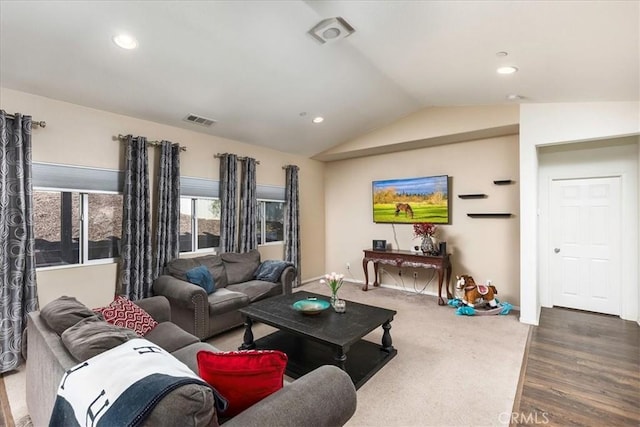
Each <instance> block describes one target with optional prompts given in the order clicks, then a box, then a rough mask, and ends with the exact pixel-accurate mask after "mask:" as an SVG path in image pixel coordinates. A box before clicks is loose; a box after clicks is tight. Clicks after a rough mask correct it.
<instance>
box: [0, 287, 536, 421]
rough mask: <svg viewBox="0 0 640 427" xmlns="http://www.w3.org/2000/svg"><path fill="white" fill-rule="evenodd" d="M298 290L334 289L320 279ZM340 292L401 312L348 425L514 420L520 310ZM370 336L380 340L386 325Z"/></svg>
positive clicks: (9, 380) (22, 414)
mask: <svg viewBox="0 0 640 427" xmlns="http://www.w3.org/2000/svg"><path fill="white" fill-rule="evenodd" d="M298 289H300V290H306V291H310V292H316V293H319V294H323V295H329V291H328V288H326V286H324V285H320V284H319V283H317V282H314V283H310V284H307V285H304V286H302V287H300V288H298ZM339 295H340V297H341V298H343V299H346V300H352V301H357V302H360V303H364V304H370V305H375V306H380V307H385V308H389V309H392V310H396V311H397V312H398V314H397V315H396V317H395V319H394V321H393V322H392V324H391V326H392V328H391V336H392V338H393V345H394V347H395V348H396V349H397V350H398V355H397V356H396V357H395V358H394V359H392V360H391V361H390V362H389V363H388V364H387V365H386V366H384V367H383V368H382V369H381V370H380V371H379V372H378V373H376V374H375V375H374V376H373V377H372V378H371V379H370V380H369V381H368V382H367V383H366V384H365V385H363V386H362V387H361V388H360V390H358V408H357V410H356V413H355V415H354V416H353V418H351V420H350V421H349V422H348V424H347V426H348V427H360V426H362V427H365V426H371V427H373V426H385V427H388V426H403V427H404V426H407V427H409V426H416V427H418V426H496V425H506V424H507V423H506V421H508V419H509V416H508V414H509V413H510V412H511V410H512V407H513V400H514V397H515V395H516V388H517V385H518V377H519V374H520V365H521V362H522V357H523V353H524V348H525V344H526V338H527V332H528V326H527V325H524V324H521V323H519V322H518V317H517V314H513V313H512V314H510V315H508V316H483V317H468V316H456V315H455V309H453V308H451V307H448V306H443V307H440V306H438V305H437V303H436V298H435V297H433V296H427V295H418V294H415V293H411V292H407V291H402V290H398V289H390V288H372V289H370V290H369V291H368V292H363V291H361V290H360V285H356V284H353V283H345V285H344V286H343V287H342V289H341V290H340V292H339ZM348 309H349V307H348V305H347V310H348ZM273 330H274V329H273V328H271V327H269V326H267V325H264V324H256V325H254V327H253V332H254V335H255V337H256V338H260V337H261V336H264V335H266V334H269V333H271V332H272V331H273ZM243 332H244V331H243V329H242V328H238V329H235V330H233V331H230V332H228V333H225V334H222V335H219V336H217V337H214V338H212V339H210V340H208V342H209V343H211V344H213V345H214V346H216V347H217V348H219V349H220V350H236V349H237V348H238V346H239V345H240V344H241V343H242V335H243ZM366 339H368V340H370V341H373V342H376V343H378V342H380V340H381V339H382V328H379V330H376V331H374V332H372V333H371V334H369V335H368V336H367V337H366ZM24 371H25V370H24V365H23V366H22V367H21V369H20V370H18V371H16V372H14V373H11V374H5V375H3V377H2V380H3V382H4V385H5V388H6V396H7V397H8V401H9V404H10V406H11V412H12V415H13V420H14V421H15V425H16V426H20V427H30V424H31V423H30V419H29V417H28V416H27V408H26V401H25V396H24V393H25V383H24V377H25V375H24V374H25V372H24ZM1 397H2V394H1V393H0V399H1ZM501 414H503V415H501ZM5 422H6V420H5ZM36 427H39V426H36Z"/></svg>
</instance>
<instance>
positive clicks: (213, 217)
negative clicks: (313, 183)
mask: <svg viewBox="0 0 640 427" xmlns="http://www.w3.org/2000/svg"><path fill="white" fill-rule="evenodd" d="M219 189H220V183H219V182H218V181H214V180H211V179H205V178H193V177H186V176H181V177H180V195H181V197H180V252H195V251H199V250H202V249H210V248H219V247H220V197H219V194H218V191H219ZM256 194H257V196H258V213H257V215H258V217H257V222H258V224H257V229H258V231H257V234H258V235H257V238H258V244H259V245H262V244H265V243H271V242H280V241H282V240H284V187H279V186H273V185H257V186H256Z"/></svg>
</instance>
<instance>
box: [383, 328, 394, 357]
mask: <svg viewBox="0 0 640 427" xmlns="http://www.w3.org/2000/svg"><path fill="white" fill-rule="evenodd" d="M382 329H384V332H383V333H382V350H383V351H386V352H387V353H391V352H392V351H393V344H392V341H391V333H390V332H389V330H390V329H391V321H390V320H387V321H386V322H384V323H383V324H382Z"/></svg>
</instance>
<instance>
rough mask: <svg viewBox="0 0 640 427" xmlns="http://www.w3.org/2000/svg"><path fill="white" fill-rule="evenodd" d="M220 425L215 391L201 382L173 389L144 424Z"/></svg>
mask: <svg viewBox="0 0 640 427" xmlns="http://www.w3.org/2000/svg"><path fill="white" fill-rule="evenodd" d="M145 338H146V337H145ZM218 425H219V424H218V417H217V416H216V409H215V405H214V401H213V392H212V391H211V389H210V388H209V387H205V386H203V385H199V384H186V385H183V386H182V387H178V388H177V389H175V390H173V391H172V392H171V393H169V394H168V395H167V396H165V397H164V398H163V399H162V400H161V401H160V402H158V404H157V405H156V407H155V408H153V411H151V414H149V416H148V417H147V418H146V419H145V420H144V423H143V424H142V426H143V427H156V426H180V427H188V426H207V427H216V426H218Z"/></svg>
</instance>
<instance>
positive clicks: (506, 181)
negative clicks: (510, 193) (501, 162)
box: [493, 179, 513, 185]
mask: <svg viewBox="0 0 640 427" xmlns="http://www.w3.org/2000/svg"><path fill="white" fill-rule="evenodd" d="M493 183H494V184H495V185H508V184H513V181H512V180H510V179H498V180H496V181H493Z"/></svg>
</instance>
